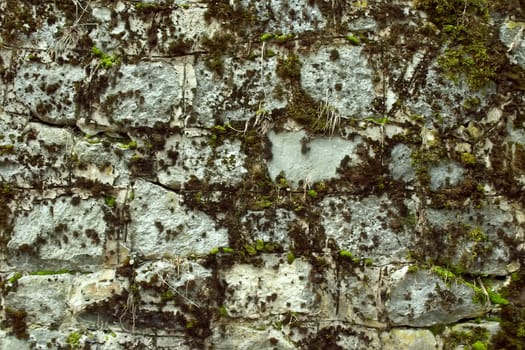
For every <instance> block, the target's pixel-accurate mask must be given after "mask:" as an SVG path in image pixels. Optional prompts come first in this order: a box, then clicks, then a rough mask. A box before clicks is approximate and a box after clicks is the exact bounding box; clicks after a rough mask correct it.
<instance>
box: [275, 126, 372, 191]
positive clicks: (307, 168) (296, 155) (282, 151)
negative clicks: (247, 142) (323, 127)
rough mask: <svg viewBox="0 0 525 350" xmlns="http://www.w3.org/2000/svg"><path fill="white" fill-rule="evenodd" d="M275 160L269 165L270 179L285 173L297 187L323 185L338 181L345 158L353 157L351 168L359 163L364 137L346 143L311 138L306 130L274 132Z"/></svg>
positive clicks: (332, 139) (345, 141) (338, 139)
mask: <svg viewBox="0 0 525 350" xmlns="http://www.w3.org/2000/svg"><path fill="white" fill-rule="evenodd" d="M268 137H269V139H270V142H271V143H272V155H273V157H272V159H271V160H270V162H269V163H268V172H269V173H270V178H271V179H272V180H275V178H276V177H277V176H278V175H279V174H280V173H281V172H283V173H284V175H285V177H286V180H287V181H288V182H289V183H290V184H291V185H292V186H293V187H295V188H297V187H298V185H299V182H300V181H303V183H304V182H309V183H314V182H319V181H323V180H329V179H332V178H336V177H337V176H338V175H337V172H336V170H337V168H338V167H339V165H340V163H341V161H342V160H343V158H344V157H346V156H349V157H350V159H351V162H350V165H355V164H357V163H359V157H358V156H357V155H356V154H355V151H356V147H357V146H358V145H359V144H361V143H362V140H361V138H359V137H356V138H354V139H353V140H345V139H342V138H339V137H333V138H315V139H308V137H307V136H306V133H305V132H304V131H302V130H301V131H298V132H281V133H275V132H273V131H272V132H270V133H269V134H268Z"/></svg>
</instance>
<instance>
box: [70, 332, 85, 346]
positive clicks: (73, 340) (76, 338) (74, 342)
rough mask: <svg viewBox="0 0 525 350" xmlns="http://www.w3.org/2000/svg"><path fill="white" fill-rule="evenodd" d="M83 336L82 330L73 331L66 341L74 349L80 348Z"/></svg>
mask: <svg viewBox="0 0 525 350" xmlns="http://www.w3.org/2000/svg"><path fill="white" fill-rule="evenodd" d="M81 338H82V333H81V332H78V331H77V332H72V333H70V334H69V335H68V336H67V338H66V343H67V344H69V346H70V347H71V348H72V349H80V339H81Z"/></svg>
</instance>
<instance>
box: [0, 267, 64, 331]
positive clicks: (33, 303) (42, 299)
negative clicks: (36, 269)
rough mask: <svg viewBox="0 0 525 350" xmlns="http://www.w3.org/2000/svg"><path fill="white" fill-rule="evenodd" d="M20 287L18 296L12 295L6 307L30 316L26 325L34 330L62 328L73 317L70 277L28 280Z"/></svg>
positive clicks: (59, 276)
mask: <svg viewBox="0 0 525 350" xmlns="http://www.w3.org/2000/svg"><path fill="white" fill-rule="evenodd" d="M17 283H18V285H17V289H16V293H10V294H8V296H7V297H6V298H5V304H6V306H7V307H9V308H13V309H17V310H24V311H25V312H27V316H26V321H27V322H30V323H31V324H32V325H33V326H35V327H49V326H51V327H52V326H53V325H55V326H56V325H60V324H61V323H62V322H63V321H64V319H65V318H66V317H68V316H69V315H68V312H67V309H68V308H67V304H66V302H67V300H68V299H67V298H68V297H69V295H70V292H71V286H72V277H71V276H70V275H69V274H61V275H53V276H24V277H22V278H20V279H19V280H18V281H17Z"/></svg>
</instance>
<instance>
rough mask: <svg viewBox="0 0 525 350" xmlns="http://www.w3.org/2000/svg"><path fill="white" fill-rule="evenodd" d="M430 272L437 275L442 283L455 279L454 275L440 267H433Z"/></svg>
mask: <svg viewBox="0 0 525 350" xmlns="http://www.w3.org/2000/svg"><path fill="white" fill-rule="evenodd" d="M430 271H432V272H434V273H435V274H436V275H438V276H439V277H440V278H441V279H442V280H443V281H444V282H449V281H452V280H454V279H456V275H455V274H454V273H453V272H451V271H449V270H447V269H446V268H444V267H441V266H437V265H434V266H432V268H431V269H430Z"/></svg>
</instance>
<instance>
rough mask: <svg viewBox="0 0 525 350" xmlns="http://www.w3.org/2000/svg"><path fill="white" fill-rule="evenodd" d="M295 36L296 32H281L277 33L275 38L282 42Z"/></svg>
mask: <svg viewBox="0 0 525 350" xmlns="http://www.w3.org/2000/svg"><path fill="white" fill-rule="evenodd" d="M294 37H295V35H294V34H279V35H275V36H274V39H275V40H276V41H278V42H280V43H284V42H285V41H288V40H290V39H293V38H294Z"/></svg>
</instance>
